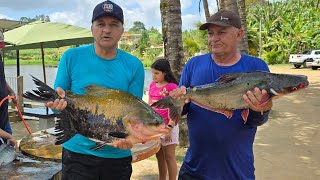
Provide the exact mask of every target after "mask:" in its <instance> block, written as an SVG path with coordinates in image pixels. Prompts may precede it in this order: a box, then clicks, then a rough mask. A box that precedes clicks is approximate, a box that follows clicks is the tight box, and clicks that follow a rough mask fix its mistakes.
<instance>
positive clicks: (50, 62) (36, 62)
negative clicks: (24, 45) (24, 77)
mask: <svg viewBox="0 0 320 180" xmlns="http://www.w3.org/2000/svg"><path fill="white" fill-rule="evenodd" d="M44 62H45V65H46V66H57V65H58V64H59V61H57V60H50V59H49V60H46V59H45V61H44ZM16 64H17V60H7V59H5V60H4V65H6V66H14V65H16ZM20 65H42V60H20Z"/></svg>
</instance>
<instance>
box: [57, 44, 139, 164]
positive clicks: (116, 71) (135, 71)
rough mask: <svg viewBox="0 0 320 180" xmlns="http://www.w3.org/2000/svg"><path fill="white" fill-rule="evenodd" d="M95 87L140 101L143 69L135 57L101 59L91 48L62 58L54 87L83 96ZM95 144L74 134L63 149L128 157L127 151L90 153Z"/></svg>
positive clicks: (71, 51)
mask: <svg viewBox="0 0 320 180" xmlns="http://www.w3.org/2000/svg"><path fill="white" fill-rule="evenodd" d="M90 84H95V85H99V86H104V87H107V88H112V89H119V90H122V91H126V92H129V93H131V94H133V95H135V96H137V97H138V98H140V99H141V98H142V93H143V85H144V69H143V65H142V63H141V61H140V60H139V59H138V58H136V57H135V56H133V55H131V54H128V53H126V52H124V51H122V50H120V49H117V55H116V57H115V58H114V59H108V60H106V59H103V58H101V57H99V56H97V55H96V53H95V51H94V45H93V44H91V45H86V46H81V47H78V48H72V49H69V50H68V51H66V52H65V53H64V54H63V56H62V57H61V60H60V64H59V68H58V72H57V77H56V80H55V84H54V87H55V88H57V87H61V88H62V89H64V90H71V91H72V92H73V93H75V94H85V91H84V87H86V86H88V85H90ZM95 145H96V143H95V142H94V141H91V140H90V139H88V138H87V137H84V136H82V135H80V134H76V135H75V136H74V137H72V138H71V139H70V140H68V141H67V142H65V143H63V144H62V146H63V147H64V148H66V149H68V150H70V151H72V152H76V153H81V154H88V155H94V156H98V157H103V158H122V157H127V156H130V155H131V151H130V150H121V149H119V148H114V147H113V146H105V147H103V148H101V149H98V150H90V148H92V147H94V146H95Z"/></svg>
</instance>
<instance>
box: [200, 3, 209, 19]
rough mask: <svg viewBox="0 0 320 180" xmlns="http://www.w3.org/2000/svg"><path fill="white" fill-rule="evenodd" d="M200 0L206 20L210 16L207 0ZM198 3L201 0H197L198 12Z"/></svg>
mask: <svg viewBox="0 0 320 180" xmlns="http://www.w3.org/2000/svg"><path fill="white" fill-rule="evenodd" d="M202 2H203V9H204V14H205V16H206V21H207V22H208V20H209V17H210V12H209V5H208V1H207V0H202ZM200 3H201V0H200V1H199V12H200Z"/></svg>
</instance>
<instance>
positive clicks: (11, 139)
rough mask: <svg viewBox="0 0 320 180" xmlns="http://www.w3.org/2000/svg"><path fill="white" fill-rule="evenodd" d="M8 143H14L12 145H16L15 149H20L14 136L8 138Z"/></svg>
mask: <svg viewBox="0 0 320 180" xmlns="http://www.w3.org/2000/svg"><path fill="white" fill-rule="evenodd" d="M7 144H10V145H12V146H13V147H14V150H15V151H16V152H18V151H19V146H18V142H17V141H16V140H15V139H13V138H10V139H8V140H7Z"/></svg>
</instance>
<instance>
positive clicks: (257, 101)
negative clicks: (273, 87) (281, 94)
mask: <svg viewBox="0 0 320 180" xmlns="http://www.w3.org/2000/svg"><path fill="white" fill-rule="evenodd" d="M243 99H244V101H245V102H246V103H247V104H248V105H249V108H250V109H252V110H253V111H256V112H265V111H268V110H270V109H271V107H272V100H271V99H270V97H269V94H268V92H267V91H266V90H264V89H263V90H260V89H259V88H257V87H256V88H254V90H253V91H247V93H246V94H244V95H243Z"/></svg>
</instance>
